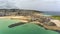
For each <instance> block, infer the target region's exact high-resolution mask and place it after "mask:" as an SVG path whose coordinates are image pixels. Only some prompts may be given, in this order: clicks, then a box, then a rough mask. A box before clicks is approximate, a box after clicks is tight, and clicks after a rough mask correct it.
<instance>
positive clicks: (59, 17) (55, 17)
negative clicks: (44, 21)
mask: <svg viewBox="0 0 60 34" xmlns="http://www.w3.org/2000/svg"><path fill="white" fill-rule="evenodd" d="M52 18H54V19H58V20H60V16H52Z"/></svg>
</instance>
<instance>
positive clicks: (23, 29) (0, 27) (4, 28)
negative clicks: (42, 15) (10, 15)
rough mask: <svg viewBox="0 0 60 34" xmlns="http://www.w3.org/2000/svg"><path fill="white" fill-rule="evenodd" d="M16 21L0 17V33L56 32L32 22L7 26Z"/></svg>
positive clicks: (53, 33) (42, 33) (54, 33)
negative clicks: (11, 26)
mask: <svg viewBox="0 0 60 34" xmlns="http://www.w3.org/2000/svg"><path fill="white" fill-rule="evenodd" d="M16 22H19V20H10V19H0V34H58V33H57V32H55V31H51V30H45V29H44V28H42V27H40V26H38V25H36V24H32V23H27V24H24V25H21V26H16V27H13V28H9V27H8V26H9V25H11V24H14V23H16Z"/></svg>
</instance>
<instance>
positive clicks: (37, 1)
mask: <svg viewBox="0 0 60 34" xmlns="http://www.w3.org/2000/svg"><path fill="white" fill-rule="evenodd" d="M8 8H13V9H14V8H18V9H33V10H40V11H60V0H0V9H8Z"/></svg>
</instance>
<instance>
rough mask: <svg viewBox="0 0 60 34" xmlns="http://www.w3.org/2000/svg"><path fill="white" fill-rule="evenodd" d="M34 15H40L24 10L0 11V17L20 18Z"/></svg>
mask: <svg viewBox="0 0 60 34" xmlns="http://www.w3.org/2000/svg"><path fill="white" fill-rule="evenodd" d="M34 13H42V12H41V11H36V10H24V9H0V16H11V15H15V16H20V15H22V14H23V15H31V14H34Z"/></svg>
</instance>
